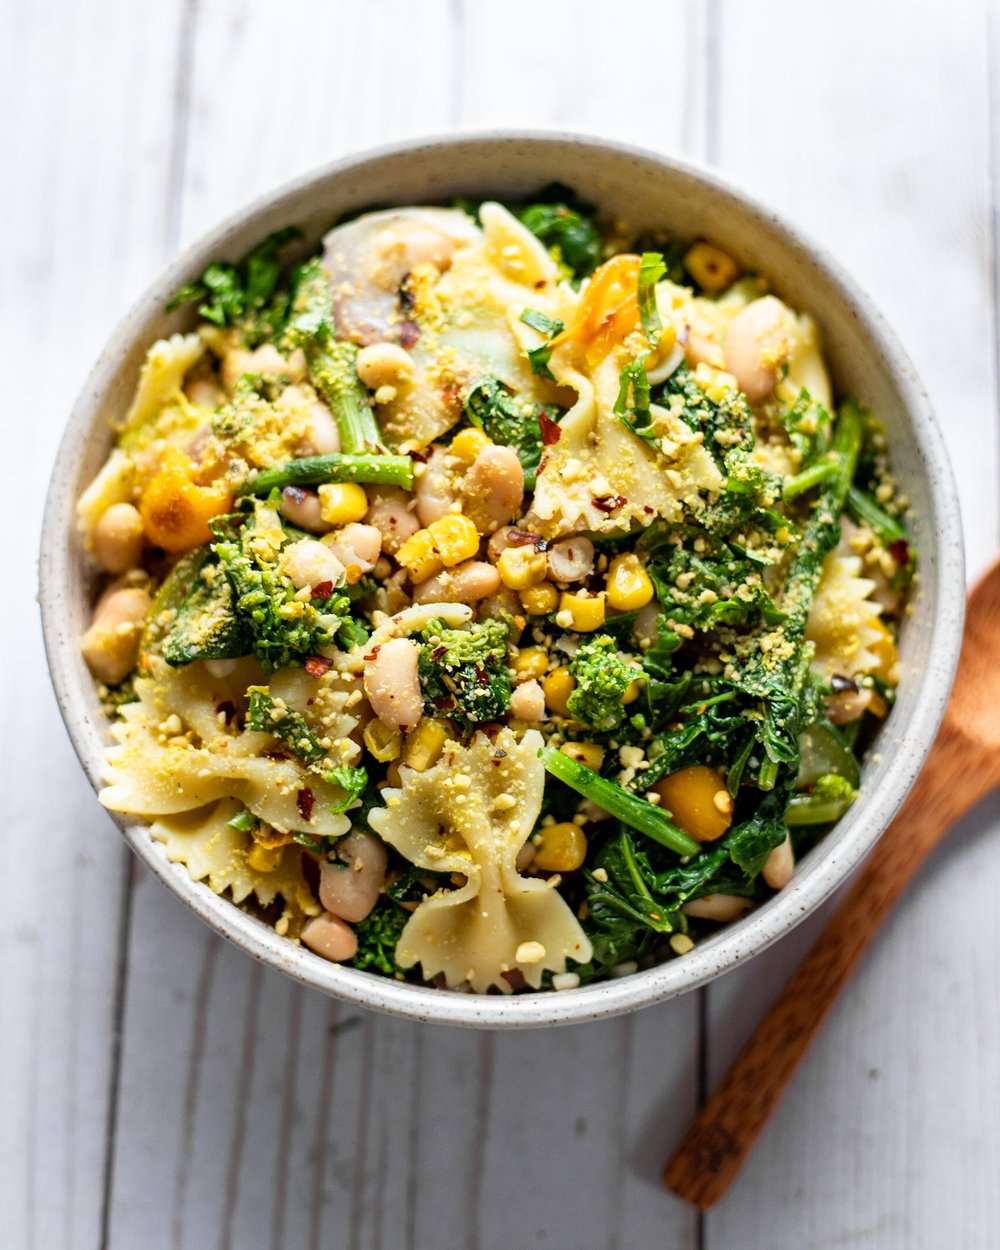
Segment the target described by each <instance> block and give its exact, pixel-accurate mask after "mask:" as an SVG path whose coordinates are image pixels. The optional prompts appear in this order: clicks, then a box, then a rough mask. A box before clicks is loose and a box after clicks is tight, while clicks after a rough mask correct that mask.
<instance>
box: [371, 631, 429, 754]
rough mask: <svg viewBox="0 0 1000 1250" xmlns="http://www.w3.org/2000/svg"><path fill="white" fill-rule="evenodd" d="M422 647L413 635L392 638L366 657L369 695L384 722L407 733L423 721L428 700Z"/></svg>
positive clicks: (373, 708)
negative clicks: (420, 673) (420, 666)
mask: <svg viewBox="0 0 1000 1250" xmlns="http://www.w3.org/2000/svg"><path fill="white" fill-rule="evenodd" d="M419 654H420V648H419V647H418V646H417V644H416V643H415V642H411V641H410V639H409V638H390V639H389V641H388V642H383V643H382V644H381V645H380V646H378V647H376V648H375V649H374V651H371V652H369V653H368V655H366V656H365V672H364V685H365V694H366V695H367V696H368V702H369V703H370V704H371V707H372V711H373V712H374V713H375V715H376V716H377V717H378V718H379V720H380V721H381V722H382V724H383V725H387V726H388V727H389V728H390V729H398V730H400V732H402V733H405V732H406V731H407V730H409V729H412V728H413V727H414V725H416V723H417V722H418V721H419V720H420V717H421V716H422V715H423V711H424V699H423V695H422V693H421V690H420V678H419V676H418V674H417V657H418V656H419Z"/></svg>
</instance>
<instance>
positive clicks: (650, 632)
mask: <svg viewBox="0 0 1000 1250" xmlns="http://www.w3.org/2000/svg"><path fill="white" fill-rule="evenodd" d="M660 611H661V609H660V605H659V602H658V601H657V600H656V599H652V600H651V601H650V602H649V603H647V604H646V606H645V607H644V608H640V609H639V614H638V616H637V617H636V618H635V624H634V625H633V626H632V635H633V637H634V638H635V640H636V642H642V641H643V640H644V639H647V638H648V639H649V641H650V642H652V641H653V640H654V639H655V638H656V629H657V625H656V623H657V621H658V620H659V618H660Z"/></svg>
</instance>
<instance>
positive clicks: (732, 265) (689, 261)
mask: <svg viewBox="0 0 1000 1250" xmlns="http://www.w3.org/2000/svg"><path fill="white" fill-rule="evenodd" d="M684 268H685V269H686V270H687V271H688V273H689V274H690V275H691V277H692V278H694V280H695V282H697V283H698V285H699V286H700V287H701V289H702V290H703V291H707V292H708V294H709V295H718V293H719V292H720V291H724V290H725V289H726V287H727V286H732V284H733V283H734V282H735V281H736V278H737V276H738V275H739V272H740V271H739V268H738V266H737V264H736V261H734V260H733V258H732V257H731V256H730V255H729V253H728V252H724V251H723V250H722V249H721V248H718V247H713V246H712V244H711V243H704V242H702V243H696V244H695V245H694V247H692V248H690V249H689V250H688V252H687V254H686V255H685V257H684Z"/></svg>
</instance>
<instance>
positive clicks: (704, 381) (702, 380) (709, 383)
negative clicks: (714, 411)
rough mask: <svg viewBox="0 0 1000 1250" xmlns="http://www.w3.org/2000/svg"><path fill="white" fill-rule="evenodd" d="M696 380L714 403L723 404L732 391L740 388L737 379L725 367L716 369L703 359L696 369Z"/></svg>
mask: <svg viewBox="0 0 1000 1250" xmlns="http://www.w3.org/2000/svg"><path fill="white" fill-rule="evenodd" d="M694 380H695V381H696V382H697V383H698V385H699V386H700V387H701V389H702V390H703V391H704V392H705V394H706V395H707V396H708V398H709V399H710V400H711V401H712V403H713V404H721V403H722V401H723V400H724V399H725V398H726V396H727V395H728V394H730V392H731V391H737V390H739V386H738V385H737V382H736V379H735V378H734V377H733V375H732V374H731V373H727V372H726V371H725V369H715V368H713V367H712V366H711V365H709V364H706V363H705V361H702V362H701V364H699V365H698V367H697V369H695V371H694Z"/></svg>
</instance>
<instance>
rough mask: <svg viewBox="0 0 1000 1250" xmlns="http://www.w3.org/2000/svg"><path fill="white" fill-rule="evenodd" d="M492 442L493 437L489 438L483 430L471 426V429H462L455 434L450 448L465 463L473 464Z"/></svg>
mask: <svg viewBox="0 0 1000 1250" xmlns="http://www.w3.org/2000/svg"><path fill="white" fill-rule="evenodd" d="M491 444H492V439H490V438H488V437H487V436H486V435H485V434H484V433H483V432H482V430H477V429H475V428H473V427H472V426H470V427H469V429H467V430H460V431H459V433H458V434H456V435H455V437H454V438H453V439H452V440H451V447H450V448H449V449H448V450H449V451H450V452H451V454H452V455H453V456H455V457H456V458H457V459H458V460H461V462H462V463H463V464H472V462H473V461H474V460H475V458H476V457H477V456H478V455H479V453H480V452H481V451H484V450H485V449H486V448H487V447H489V446H491Z"/></svg>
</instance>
